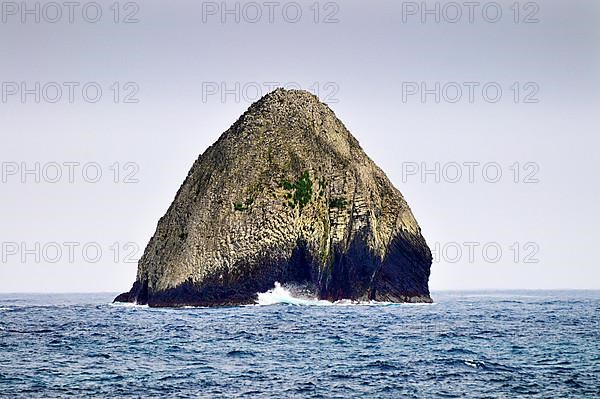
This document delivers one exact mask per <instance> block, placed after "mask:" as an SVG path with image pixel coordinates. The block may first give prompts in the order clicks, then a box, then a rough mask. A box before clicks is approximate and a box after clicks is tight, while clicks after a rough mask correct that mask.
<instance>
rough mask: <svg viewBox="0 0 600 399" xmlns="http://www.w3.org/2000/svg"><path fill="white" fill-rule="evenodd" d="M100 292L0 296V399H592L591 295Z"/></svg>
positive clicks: (595, 310) (599, 352)
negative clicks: (213, 298)
mask: <svg viewBox="0 0 600 399" xmlns="http://www.w3.org/2000/svg"><path fill="white" fill-rule="evenodd" d="M113 297H114V295H112V294H105V295H104V294H103V295H0V396H2V397H10V398H14V397H27V398H30V397H90V396H93V397H111V398H114V397H144V398H146V397H156V398H159V397H161V398H162V397H223V398H226V397H227V398H229V397H265V398H266V397H269V398H288V397H298V398H304V397H306V398H351V397H380V398H413V397H414V398H417V397H427V398H430V397H446V398H454V397H498V398H507V397H511V398H512V397H547V398H557V397H569V398H573V397H581V398H595V397H600V333H599V330H598V327H599V320H598V318H599V316H600V292H597V291H560V292H559V291H555V292H549V291H545V292H476V293H475V292H471V293H434V299H435V300H436V303H435V304H433V305H381V304H380V305H348V304H343V305H338V306H322V305H323V304H322V303H314V304H311V303H310V302H308V303H307V302H300V303H299V304H272V305H269V306H249V307H237V308H220V309H216V308H214V309H203V308H195V309H148V308H145V307H135V306H114V305H111V304H110V301H111V300H112V298H113ZM271 302H273V301H271Z"/></svg>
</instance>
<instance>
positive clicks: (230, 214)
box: [117, 89, 431, 306]
mask: <svg viewBox="0 0 600 399" xmlns="http://www.w3.org/2000/svg"><path fill="white" fill-rule="evenodd" d="M430 265H431V254H430V251H429V248H428V247H427V245H426V243H425V240H424V239H423V237H422V236H421V232H420V228H419V226H418V224H417V222H416V221H415V219H414V217H413V215H412V213H411V211H410V209H409V207H408V205H407V204H406V202H405V201H404V199H403V197H402V195H401V194H400V192H399V191H398V190H396V189H395V188H394V187H393V186H392V184H391V183H390V182H389V180H388V179H387V177H386V176H385V174H384V173H383V172H382V171H381V169H379V168H378V167H377V166H376V165H375V164H374V163H373V162H372V161H371V160H370V159H369V158H368V156H367V155H366V154H365V153H364V151H363V150H362V149H361V148H360V146H359V144H358V141H357V140H356V139H355V138H354V137H353V136H352V135H351V134H350V132H349V131H348V130H347V129H346V127H345V126H344V125H343V124H342V123H341V121H339V120H338V119H337V117H336V116H335V114H334V113H333V111H332V110H331V109H330V108H329V107H328V106H327V105H325V104H323V103H321V102H320V101H319V100H318V98H317V97H316V96H314V95H312V94H310V93H308V92H304V91H299V90H283V89H278V90H275V91H273V92H271V93H269V94H267V95H266V96H264V97H263V98H262V99H260V100H259V101H257V102H256V103H254V104H253V105H252V106H251V107H250V108H249V109H248V111H246V112H245V113H244V114H243V115H242V116H241V117H240V118H239V119H238V121H237V122H235V123H234V125H233V126H232V127H231V128H230V129H229V130H227V131H226V132H225V133H224V134H223V135H222V136H221V137H220V138H219V140H217V142H216V143H215V144H213V145H212V146H211V147H210V148H208V149H207V150H206V151H205V152H204V153H203V154H202V155H201V156H200V157H199V158H198V160H197V161H196V162H195V163H194V165H193V166H192V168H191V170H190V172H189V174H188V177H187V178H186V180H185V181H184V183H183V185H182V186H181V188H180V189H179V191H178V193H177V195H176V197H175V199H174V201H173V203H172V204H171V206H170V208H169V209H168V211H167V213H166V214H165V216H163V218H161V220H160V221H159V223H158V227H157V230H156V232H155V234H154V236H153V237H152V239H151V240H150V242H149V243H148V246H147V247H146V250H145V252H144V256H143V257H142V259H140V262H139V265H138V275H137V281H136V283H135V284H134V287H133V288H132V290H131V291H130V292H129V293H125V294H122V295H121V296H119V297H118V298H117V300H122V301H135V302H139V303H149V304H150V305H152V306H180V305H223V304H240V303H251V302H252V301H253V300H254V298H255V296H256V293H257V292H264V291H266V290H268V289H269V288H272V287H273V285H274V283H275V281H278V282H281V283H287V284H294V285H299V286H302V287H303V288H304V289H306V290H308V291H311V292H313V294H314V295H316V296H318V297H320V298H323V299H331V300H336V299H342V298H350V299H375V300H386V301H388V300H389V301H429V300H430V299H429V290H428V288H427V280H428V277H429V269H430Z"/></svg>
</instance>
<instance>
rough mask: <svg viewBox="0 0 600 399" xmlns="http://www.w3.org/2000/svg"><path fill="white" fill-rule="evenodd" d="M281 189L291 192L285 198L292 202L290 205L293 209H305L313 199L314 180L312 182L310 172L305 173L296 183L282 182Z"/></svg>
mask: <svg viewBox="0 0 600 399" xmlns="http://www.w3.org/2000/svg"><path fill="white" fill-rule="evenodd" d="M281 187H282V188H283V189H284V190H288V191H290V192H289V193H286V195H285V197H286V198H287V199H289V200H290V201H289V202H288V205H289V206H290V207H292V208H295V207H296V206H299V207H300V208H303V207H304V206H305V205H306V204H308V203H309V202H310V200H311V198H312V194H313V188H312V180H310V174H309V173H308V171H304V173H302V176H300V178H299V179H298V180H296V181H295V182H294V183H291V182H290V181H289V180H282V181H281Z"/></svg>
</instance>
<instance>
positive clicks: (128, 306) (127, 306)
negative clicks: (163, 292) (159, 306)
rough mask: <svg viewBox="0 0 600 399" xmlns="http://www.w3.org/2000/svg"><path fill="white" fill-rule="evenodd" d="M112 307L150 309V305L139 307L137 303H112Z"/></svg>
mask: <svg viewBox="0 0 600 399" xmlns="http://www.w3.org/2000/svg"><path fill="white" fill-rule="evenodd" d="M110 306H114V307H117V308H134V309H148V308H149V306H148V305H138V304H137V303H132V302H112V303H110Z"/></svg>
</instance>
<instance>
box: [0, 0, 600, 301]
mask: <svg viewBox="0 0 600 399" xmlns="http://www.w3.org/2000/svg"><path fill="white" fill-rule="evenodd" d="M468 4H469V5H465V3H463V2H458V3H454V2H438V3H436V2H432V1H429V2H426V3H422V2H398V1H371V2H365V1H355V0H344V1H339V0H338V1H333V2H330V1H323V2H315V1H314V0H311V1H306V2H303V1H299V2H288V1H284V2H277V1H275V2H237V3H236V2H226V3H222V2H221V1H219V2H200V1H181V0H175V1H169V2H165V1H155V0H145V1H144V2H122V3H114V2H104V1H100V2H97V3H94V2H75V3H73V5H72V6H65V5H64V4H63V3H62V2H58V3H52V2H37V3H36V2H31V1H28V2H25V3H21V2H2V4H1V7H2V8H1V20H0V60H1V62H0V81H1V84H2V86H1V89H2V91H1V93H0V94H1V98H0V139H1V142H0V168H1V176H0V179H1V180H0V220H1V222H0V223H1V224H0V226H1V227H0V246H1V247H0V257H1V259H0V292H122V291H127V290H128V289H129V288H130V286H131V284H132V283H133V281H134V279H135V274H136V269H137V265H136V261H137V259H138V258H139V257H140V256H141V254H142V253H143V250H144V247H145V245H146V243H147V242H148V240H149V239H150V237H151V236H152V234H153V233H154V230H155V228H156V224H157V222H158V219H159V218H160V217H161V216H162V215H163V214H164V212H165V211H166V209H167V208H168V206H169V204H170V203H171V201H172V200H173V198H174V195H175V193H176V191H177V189H178V188H179V186H180V185H181V183H182V182H183V179H184V178H185V176H186V175H187V172H188V170H189V169H190V167H191V165H192V163H193V162H194V160H195V159H196V158H197V157H198V155H199V154H201V153H202V152H203V151H204V150H205V149H206V148H207V147H208V146H209V145H210V144H212V143H213V142H214V141H216V139H217V138H218V137H219V135H220V134H221V133H222V132H224V131H225V130H227V129H228V128H229V126H230V125H231V124H232V123H233V122H234V121H235V120H236V119H237V118H238V117H239V116H240V115H241V114H242V113H243V112H244V111H245V110H246V109H247V108H248V106H249V105H250V104H251V103H252V102H253V101H255V100H256V99H258V98H259V97H260V96H261V95H264V94H266V93H267V92H269V91H270V90H271V89H272V88H274V87H277V86H283V87H287V88H301V89H304V90H310V91H312V92H313V93H315V94H317V95H319V97H320V98H321V100H322V101H324V102H326V103H327V104H328V105H329V106H330V107H331V108H332V109H333V110H334V112H335V113H336V115H337V116H338V117H339V118H340V119H341V120H342V121H343V122H344V123H345V125H346V126H347V127H348V129H349V130H350V131H351V132H352V133H353V135H354V136H355V137H356V138H357V139H358V140H359V142H360V143H361V146H362V147H363V149H364V150H365V151H366V152H367V154H368V155H369V156H370V157H371V158H372V159H373V160H374V161H375V162H376V163H377V164H378V165H379V166H380V167H381V168H382V169H383V170H384V171H385V172H386V174H387V175H388V177H389V178H390V180H391V181H392V182H393V184H394V185H395V186H396V187H397V188H398V189H399V190H400V191H401V192H402V193H403V195H404V197H405V198H406V200H407V201H408V203H409V205H410V206H411V209H412V210H413V213H414V214H415V217H416V219H417V221H418V222H419V224H420V226H421V229H422V232H423V235H424V236H425V238H426V240H427V242H428V244H429V246H430V247H431V249H432V251H433V253H434V262H433V265H432V272H431V279H430V288H431V289H432V290H434V291H435V290H463V289H465V290H466V289H560V288H574V289H600V268H599V267H598V261H597V254H595V252H594V251H593V249H594V248H596V245H597V243H596V240H597V236H598V235H597V226H598V225H599V224H600V223H599V222H600V217H599V216H600V211H599V209H598V205H597V200H598V197H599V195H598V194H599V190H600V189H599V185H598V177H597V170H598V166H597V165H598V161H599V159H598V158H599V157H598V147H599V144H600V135H599V134H598V133H599V131H598V128H599V126H600V123H599V122H600V121H599V119H600V117H599V112H598V110H599V109H600V24H598V21H599V20H600V3H599V2H597V1H595V0H572V1H568V2H567V1H556V0H544V1H543V2H542V1H538V2H520V3H516V2H514V1H513V0H511V1H499V2H473V3H468Z"/></svg>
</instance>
